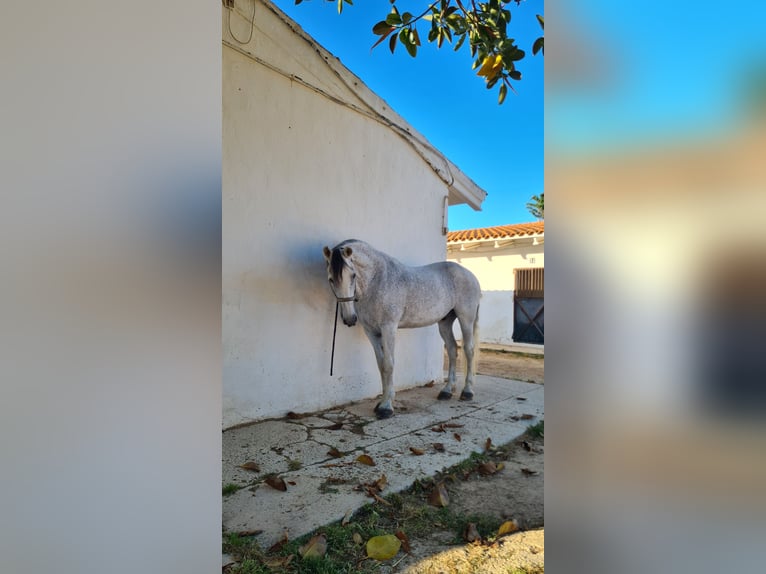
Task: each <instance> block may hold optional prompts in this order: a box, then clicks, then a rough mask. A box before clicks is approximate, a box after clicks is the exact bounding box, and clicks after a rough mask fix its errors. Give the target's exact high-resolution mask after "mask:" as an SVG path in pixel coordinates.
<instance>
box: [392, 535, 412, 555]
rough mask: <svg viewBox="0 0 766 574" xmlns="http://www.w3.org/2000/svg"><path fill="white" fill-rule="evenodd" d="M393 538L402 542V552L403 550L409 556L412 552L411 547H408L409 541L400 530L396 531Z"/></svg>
mask: <svg viewBox="0 0 766 574" xmlns="http://www.w3.org/2000/svg"><path fill="white" fill-rule="evenodd" d="M394 536H396V537H397V538H398V539H399V540H401V542H402V550H404V551H405V552H406V553H407V554H409V553H410V552H411V551H412V547H411V546H410V539H409V538H407V535H406V534H405V533H404V531H402V530H397V531H396V532H394Z"/></svg>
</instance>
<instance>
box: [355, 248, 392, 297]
mask: <svg viewBox="0 0 766 574" xmlns="http://www.w3.org/2000/svg"><path fill="white" fill-rule="evenodd" d="M356 254H357V256H356V257H355V258H354V259H355V263H356V267H357V286H358V288H359V290H360V294H362V295H363V294H364V293H365V292H367V291H368V290H369V287H370V283H371V282H372V281H374V280H375V277H376V276H378V275H380V273H381V272H382V271H383V270H384V269H385V268H387V267H391V266H392V265H395V264H396V261H395V260H393V259H392V258H391V257H389V256H388V255H386V254H385V253H383V252H381V251H377V250H376V249H373V248H372V247H370V246H369V245H365V246H364V248H363V249H358V250H357V251H356Z"/></svg>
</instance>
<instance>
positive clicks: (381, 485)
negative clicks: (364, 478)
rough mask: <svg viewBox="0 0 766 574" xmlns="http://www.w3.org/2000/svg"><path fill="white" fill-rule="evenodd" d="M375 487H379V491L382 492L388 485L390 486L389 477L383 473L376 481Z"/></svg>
mask: <svg viewBox="0 0 766 574" xmlns="http://www.w3.org/2000/svg"><path fill="white" fill-rule="evenodd" d="M374 484H375V488H377V489H378V491H379V492H382V491H383V489H384V488H386V486H388V478H386V475H385V474H381V475H380V478H379V479H378V480H376V481H375V482H374Z"/></svg>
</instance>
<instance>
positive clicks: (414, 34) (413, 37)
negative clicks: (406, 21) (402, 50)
mask: <svg viewBox="0 0 766 574" xmlns="http://www.w3.org/2000/svg"><path fill="white" fill-rule="evenodd" d="M410 41H411V42H412V43H413V44H414V45H415V46H420V45H421V43H420V35H419V34H418V29H417V28H413V29H412V30H411V31H410Z"/></svg>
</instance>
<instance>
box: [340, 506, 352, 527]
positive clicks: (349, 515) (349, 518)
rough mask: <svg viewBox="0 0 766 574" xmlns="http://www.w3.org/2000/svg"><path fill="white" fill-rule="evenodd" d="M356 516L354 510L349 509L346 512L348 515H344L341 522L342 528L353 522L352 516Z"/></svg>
mask: <svg viewBox="0 0 766 574" xmlns="http://www.w3.org/2000/svg"><path fill="white" fill-rule="evenodd" d="M352 514H354V509H353V508H349V509H348V510H347V511H346V514H344V515H343V520H341V521H340V525H341V526H346V524H348V523H349V522H350V521H351V515H352Z"/></svg>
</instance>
